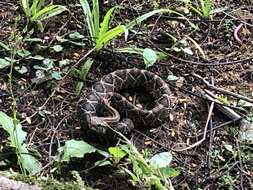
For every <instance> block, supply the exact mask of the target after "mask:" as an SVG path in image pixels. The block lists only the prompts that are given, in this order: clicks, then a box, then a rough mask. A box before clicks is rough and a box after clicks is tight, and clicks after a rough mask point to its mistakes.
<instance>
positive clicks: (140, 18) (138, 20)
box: [126, 9, 196, 30]
mask: <svg viewBox="0 0 253 190" xmlns="http://www.w3.org/2000/svg"><path fill="white" fill-rule="evenodd" d="M158 13H173V14H176V15H178V16H180V17H182V18H184V19H185V20H186V21H187V22H188V23H189V24H190V25H191V27H193V28H196V26H195V25H194V24H193V23H191V22H190V21H189V20H188V19H187V18H186V17H185V16H184V15H182V14H181V13H179V12H177V11H173V10H171V9H158V10H153V11H150V12H148V13H146V14H144V15H141V16H139V17H137V18H136V19H134V20H133V21H131V22H129V23H128V24H126V28H127V29H128V30H129V29H132V28H133V27H134V26H135V25H138V24H140V23H141V22H142V21H144V20H146V19H148V18H149V17H151V16H153V15H155V14H158Z"/></svg>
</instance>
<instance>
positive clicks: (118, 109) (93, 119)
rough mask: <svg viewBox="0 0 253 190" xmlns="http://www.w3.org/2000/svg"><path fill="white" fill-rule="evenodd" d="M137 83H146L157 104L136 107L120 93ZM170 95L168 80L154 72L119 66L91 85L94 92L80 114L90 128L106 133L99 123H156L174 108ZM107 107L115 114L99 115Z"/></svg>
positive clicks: (80, 110)
mask: <svg viewBox="0 0 253 190" xmlns="http://www.w3.org/2000/svg"><path fill="white" fill-rule="evenodd" d="M135 87H137V88H138V87H144V88H145V89H146V90H147V91H148V92H149V94H150V95H151V96H152V97H153V99H154V100H155V106H154V107H153V108H152V109H150V110H148V109H144V108H140V107H137V106H135V105H134V104H132V103H131V102H129V101H128V100H127V99H126V98H125V97H124V96H122V95H121V94H119V93H117V92H119V91H120V90H122V89H128V88H135ZM170 96H171V92H170V89H169V87H168V85H167V83H166V82H165V81H163V80H162V79H161V78H160V77H159V76H158V75H156V74H154V73H152V72H149V71H147V70H141V69H136V68H133V69H123V70H117V71H115V72H112V73H109V74H107V75H105V76H103V77H102V78H101V80H100V81H99V82H97V83H95V84H94V85H93V86H92V89H91V93H89V94H88V96H87V97H86V99H85V100H84V102H83V103H81V104H80V106H79V115H80V118H82V120H83V121H84V123H85V124H86V125H87V126H88V127H89V128H92V129H94V130H96V131H98V132H102V133H106V128H105V127H101V126H100V127H98V126H99V125H107V124H108V125H111V126H115V127H116V129H117V128H120V126H122V124H123V125H124V126H125V127H126V128H130V124H129V123H131V122H133V123H134V125H141V126H154V125H157V124H159V123H161V122H162V121H163V119H164V118H166V117H167V116H168V114H169V109H170V108H171V99H170ZM104 107H107V110H111V111H110V112H111V113H114V114H113V116H107V117H104V116H103V117H101V116H99V115H98V113H99V111H100V110H101V109H102V108H104ZM121 117H123V119H122V118H121ZM126 118H127V119H126Z"/></svg>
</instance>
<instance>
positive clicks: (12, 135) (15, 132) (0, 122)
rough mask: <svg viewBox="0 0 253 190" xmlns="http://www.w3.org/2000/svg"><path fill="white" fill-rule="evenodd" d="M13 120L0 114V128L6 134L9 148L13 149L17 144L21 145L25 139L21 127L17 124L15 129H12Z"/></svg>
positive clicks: (24, 133) (2, 113)
mask: <svg viewBox="0 0 253 190" xmlns="http://www.w3.org/2000/svg"><path fill="white" fill-rule="evenodd" d="M13 122H14V121H13V119H12V118H11V117H9V116H8V115H6V114H5V113H4V112H0V126H2V128H3V129H4V130H5V131H7V132H8V134H9V140H10V141H11V146H13V147H15V145H16V144H17V143H18V144H19V145H21V144H22V143H23V142H24V141H25V138H26V134H27V133H26V132H25V131H23V130H22V126H21V125H20V124H19V123H17V125H16V129H14V124H13Z"/></svg>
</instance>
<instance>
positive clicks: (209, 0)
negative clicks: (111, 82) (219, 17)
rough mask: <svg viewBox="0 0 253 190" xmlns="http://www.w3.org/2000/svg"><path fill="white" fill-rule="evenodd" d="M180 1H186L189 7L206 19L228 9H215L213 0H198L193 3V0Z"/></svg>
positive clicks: (184, 0)
mask: <svg viewBox="0 0 253 190" xmlns="http://www.w3.org/2000/svg"><path fill="white" fill-rule="evenodd" d="M179 1H181V2H184V3H185V5H186V6H187V7H189V8H190V9H191V10H192V11H194V12H195V13H197V14H198V15H199V16H201V17H202V18H204V19H209V18H210V19H211V18H212V15H213V14H215V13H219V12H222V11H224V10H226V8H216V9H215V8H214V2H213V0H198V1H197V3H196V4H193V3H192V0H179Z"/></svg>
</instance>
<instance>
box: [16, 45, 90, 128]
mask: <svg viewBox="0 0 253 190" xmlns="http://www.w3.org/2000/svg"><path fill="white" fill-rule="evenodd" d="M93 51H95V47H94V48H92V49H90V50H89V51H88V52H87V53H86V54H85V55H84V56H83V57H81V58H80V59H79V60H78V61H77V62H76V63H75V64H74V65H73V66H72V67H71V68H70V69H69V70H68V71H67V73H66V74H65V75H64V77H63V78H62V80H61V81H60V82H59V83H58V84H57V86H56V87H55V89H54V90H53V92H52V93H51V94H50V96H49V97H48V98H47V99H46V101H45V102H44V104H43V105H42V106H40V107H39V108H38V110H37V111H35V112H34V113H33V114H32V115H30V116H29V117H28V118H30V119H31V118H32V117H34V116H35V115H36V114H37V113H38V112H39V111H40V110H42V109H43V108H44V107H45V106H46V104H47V103H48V102H49V100H50V99H51V98H52V97H53V96H54V95H55V92H56V91H57V89H58V88H59V87H60V86H61V85H62V83H63V81H64V80H65V78H66V77H67V76H68V75H69V73H70V72H71V70H72V69H73V68H75V67H76V66H78V65H79V64H80V62H81V61H83V60H84V59H85V58H87V57H88V56H89V55H90V54H91V53H92V52H93ZM24 122H26V119H24V120H23V121H21V122H20V123H21V124H22V123H24Z"/></svg>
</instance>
